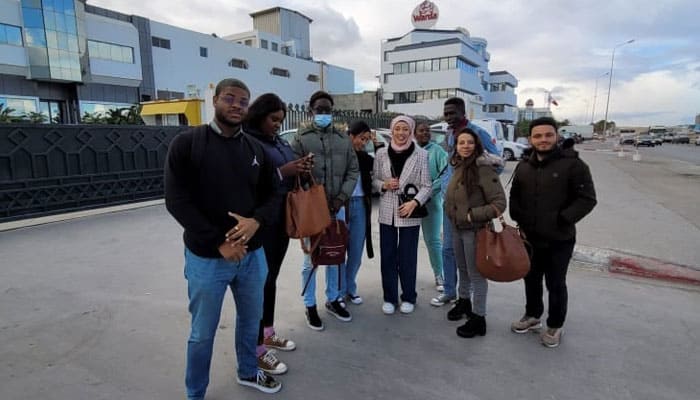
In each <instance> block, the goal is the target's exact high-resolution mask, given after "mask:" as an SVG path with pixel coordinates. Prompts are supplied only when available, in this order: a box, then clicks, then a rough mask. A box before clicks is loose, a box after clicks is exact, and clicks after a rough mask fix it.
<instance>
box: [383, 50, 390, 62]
mask: <svg viewBox="0 0 700 400" xmlns="http://www.w3.org/2000/svg"><path fill="white" fill-rule="evenodd" d="M384 61H389V52H388V51H385V52H384Z"/></svg>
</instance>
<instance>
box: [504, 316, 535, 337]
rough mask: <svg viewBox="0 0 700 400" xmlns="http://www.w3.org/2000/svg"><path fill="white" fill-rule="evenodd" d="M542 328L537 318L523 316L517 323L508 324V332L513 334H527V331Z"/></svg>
mask: <svg viewBox="0 0 700 400" xmlns="http://www.w3.org/2000/svg"><path fill="white" fill-rule="evenodd" d="M541 328H542V322H541V321H540V319H539V318H534V317H528V316H527V315H523V317H522V318H520V319H519V320H518V321H515V322H513V323H512V324H510V330H511V331H513V332H515V333H527V332H529V331H535V330H539V329H541Z"/></svg>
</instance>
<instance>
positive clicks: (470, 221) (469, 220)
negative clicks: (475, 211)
mask: <svg viewBox="0 0 700 400" xmlns="http://www.w3.org/2000/svg"><path fill="white" fill-rule="evenodd" d="M467 222H469V223H470V224H471V223H472V213H471V212H467Z"/></svg>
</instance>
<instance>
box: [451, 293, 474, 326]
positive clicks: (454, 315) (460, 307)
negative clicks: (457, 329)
mask: <svg viewBox="0 0 700 400" xmlns="http://www.w3.org/2000/svg"><path fill="white" fill-rule="evenodd" d="M470 315H472V302H471V300H469V299H463V298H461V297H460V298H459V299H457V302H456V303H455V305H454V306H453V307H452V308H451V309H450V311H448V312H447V319H448V320H450V321H459V320H460V319H462V317H465V316H466V317H467V318H471V317H470Z"/></svg>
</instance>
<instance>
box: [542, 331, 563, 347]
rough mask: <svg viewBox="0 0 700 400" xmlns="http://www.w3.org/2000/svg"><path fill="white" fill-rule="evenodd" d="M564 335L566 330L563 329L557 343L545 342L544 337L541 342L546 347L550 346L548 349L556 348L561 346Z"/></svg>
mask: <svg viewBox="0 0 700 400" xmlns="http://www.w3.org/2000/svg"><path fill="white" fill-rule="evenodd" d="M562 336H564V332H563V331H562V333H561V334H559V343H556V344H551V343H545V342H544V341H543V340H542V339H540V343H542V346H544V347H546V348H548V349H554V348H557V347H559V345H560V344H561V338H562Z"/></svg>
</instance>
